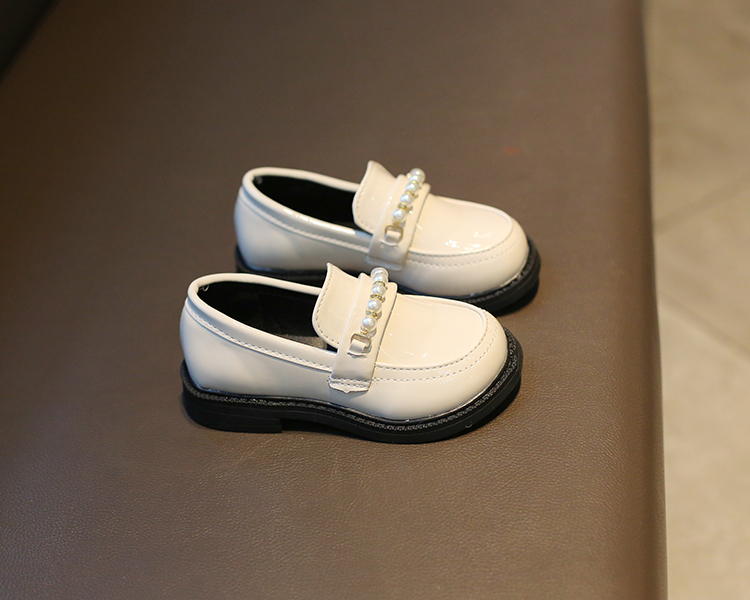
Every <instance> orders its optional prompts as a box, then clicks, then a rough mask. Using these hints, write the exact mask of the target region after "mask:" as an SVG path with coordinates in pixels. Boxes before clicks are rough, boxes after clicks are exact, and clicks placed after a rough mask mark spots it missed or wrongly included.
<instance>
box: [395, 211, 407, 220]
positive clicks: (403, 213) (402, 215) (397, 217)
mask: <svg viewBox="0 0 750 600" xmlns="http://www.w3.org/2000/svg"><path fill="white" fill-rule="evenodd" d="M405 218H406V211H405V210H404V209H403V208H397V209H396V210H394V211H393V220H394V221H399V222H400V221H403V220H404V219H405Z"/></svg>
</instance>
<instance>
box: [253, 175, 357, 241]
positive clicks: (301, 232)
mask: <svg viewBox="0 0 750 600" xmlns="http://www.w3.org/2000/svg"><path fill="white" fill-rule="evenodd" d="M242 193H243V196H242V200H243V202H244V203H245V204H246V205H247V206H248V207H249V208H250V210H253V211H255V212H256V213H257V214H259V215H260V216H261V217H262V218H264V219H266V220H267V221H270V222H271V223H273V224H274V225H276V226H278V227H281V228H282V229H286V230H287V231H291V232H293V233H296V234H297V235H301V236H302V237H306V238H310V239H314V240H318V241H322V242H328V243H331V244H336V245H337V246H342V247H344V248H349V249H350V250H358V251H360V252H367V248H366V247H365V246H358V245H357V244H351V243H349V242H343V241H341V240H337V239H336V238H330V237H326V236H324V235H319V234H316V233H310V232H308V231H305V230H303V229H297V228H296V227H293V226H291V225H289V224H287V223H284V222H283V221H281V220H279V219H277V218H276V217H274V216H273V215H272V214H270V212H268V209H266V208H265V207H262V206H261V205H260V204H258V203H256V202H253V201H251V200H250V194H249V193H248V192H247V191H246V190H245V188H244V187H243V188H242Z"/></svg>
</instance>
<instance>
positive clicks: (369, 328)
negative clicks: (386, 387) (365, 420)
mask: <svg viewBox="0 0 750 600" xmlns="http://www.w3.org/2000/svg"><path fill="white" fill-rule="evenodd" d="M397 289H398V288H397V286H396V284H395V283H390V282H389V281H388V271H386V270H385V269H384V268H383V267H377V268H375V269H373V270H372V273H370V276H369V277H368V276H367V275H365V274H364V273H362V274H361V275H360V276H359V282H358V286H357V292H356V296H355V300H354V303H353V305H352V308H351V311H350V312H349V317H348V319H347V322H346V328H345V330H344V332H343V336H342V338H341V343H340V345H339V349H338V351H337V352H336V359H335V360H334V364H333V370H332V372H331V377H330V378H329V380H328V385H329V386H330V387H331V388H333V389H337V390H340V391H342V392H347V393H348V392H361V391H365V390H367V389H368V388H369V387H370V380H371V379H372V374H373V372H374V370H375V360H376V358H377V355H378V350H379V349H380V344H381V342H382V341H383V333H384V331H385V326H386V324H387V322H388V319H389V317H390V315H391V311H392V310H393V305H394V303H395V301H396V290H397Z"/></svg>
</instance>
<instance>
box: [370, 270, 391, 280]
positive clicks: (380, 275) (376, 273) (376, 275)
mask: <svg viewBox="0 0 750 600" xmlns="http://www.w3.org/2000/svg"><path fill="white" fill-rule="evenodd" d="M370 277H372V278H373V279H374V280H375V281H382V282H383V283H388V271H386V270H385V269H384V268H383V267H375V268H374V269H373V270H372V271H371V272H370Z"/></svg>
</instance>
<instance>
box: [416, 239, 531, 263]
mask: <svg viewBox="0 0 750 600" xmlns="http://www.w3.org/2000/svg"><path fill="white" fill-rule="evenodd" d="M521 239H522V238H518V239H517V240H516V241H515V242H513V243H512V244H511V245H510V246H508V247H507V248H505V249H504V250H503V251H502V252H498V253H497V254H493V255H492V256H488V257H486V258H482V259H480V260H473V261H470V262H461V263H458V264H448V265H436V264H434V263H429V262H427V261H423V260H416V259H414V258H407V259H406V262H407V263H411V264H417V265H424V266H425V267H429V268H435V269H453V268H457V267H467V266H469V265H476V264H479V263H483V262H487V261H490V260H494V259H496V258H498V257H500V256H502V255H503V254H506V253H507V252H510V251H511V250H512V249H513V248H514V247H515V246H516V245H517V244H518V242H520V241H521ZM498 245H500V244H498ZM498 245H496V246H493V247H492V248H487V249H485V250H481V251H480V252H476V253H472V254H481V253H484V252H489V251H490V250H493V249H495V248H497V246H498ZM420 256H433V257H436V258H437V257H440V258H449V259H456V258H460V255H459V257H457V256H456V255H450V254H420ZM464 256H466V255H464Z"/></svg>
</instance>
